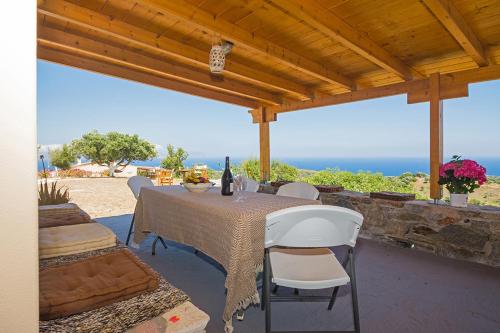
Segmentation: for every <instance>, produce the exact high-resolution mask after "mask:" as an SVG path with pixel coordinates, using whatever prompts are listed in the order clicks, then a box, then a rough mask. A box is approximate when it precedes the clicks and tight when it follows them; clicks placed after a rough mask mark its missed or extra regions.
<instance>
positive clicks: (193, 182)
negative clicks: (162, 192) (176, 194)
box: [182, 173, 214, 193]
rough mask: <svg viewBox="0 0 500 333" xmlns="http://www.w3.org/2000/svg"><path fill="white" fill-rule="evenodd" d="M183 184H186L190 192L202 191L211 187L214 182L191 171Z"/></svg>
mask: <svg viewBox="0 0 500 333" xmlns="http://www.w3.org/2000/svg"><path fill="white" fill-rule="evenodd" d="M182 186H184V187H185V188H186V190H188V191H189V192H195V193H201V192H206V191H208V190H209V189H211V188H212V187H213V186H214V183H212V182H211V181H210V180H209V179H208V178H205V177H201V176H198V175H196V174H194V173H190V174H188V175H187V176H186V178H185V179H184V182H183V183H182Z"/></svg>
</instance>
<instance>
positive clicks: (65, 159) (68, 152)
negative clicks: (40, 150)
mask: <svg viewBox="0 0 500 333" xmlns="http://www.w3.org/2000/svg"><path fill="white" fill-rule="evenodd" d="M75 161H76V153H75V151H74V149H72V148H71V147H70V146H68V145H66V144H64V145H63V146H62V148H59V149H54V150H51V151H50V162H51V163H52V165H53V166H55V167H58V168H59V169H69V168H70V167H71V165H72V164H73V163H75Z"/></svg>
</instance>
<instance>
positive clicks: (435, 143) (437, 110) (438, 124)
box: [429, 73, 443, 200]
mask: <svg viewBox="0 0 500 333" xmlns="http://www.w3.org/2000/svg"><path fill="white" fill-rule="evenodd" d="M429 91H430V196H431V198H432V199H435V200H438V199H441V197H442V189H441V186H440V185H439V184H438V180H439V167H440V166H441V164H442V163H443V101H442V100H441V96H440V75H439V73H433V74H431V76H430V79H429Z"/></svg>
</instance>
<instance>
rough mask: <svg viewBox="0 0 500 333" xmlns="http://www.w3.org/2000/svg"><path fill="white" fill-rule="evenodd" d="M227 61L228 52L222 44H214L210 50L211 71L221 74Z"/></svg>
mask: <svg viewBox="0 0 500 333" xmlns="http://www.w3.org/2000/svg"><path fill="white" fill-rule="evenodd" d="M225 63H226V54H225V53H224V50H223V49H222V46H221V45H214V46H212V49H211V50H210V59H209V63H208V64H209V66H210V72H212V73H214V74H220V73H222V71H223V70H224V65H225Z"/></svg>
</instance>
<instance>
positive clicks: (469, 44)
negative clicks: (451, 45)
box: [423, 0, 488, 66]
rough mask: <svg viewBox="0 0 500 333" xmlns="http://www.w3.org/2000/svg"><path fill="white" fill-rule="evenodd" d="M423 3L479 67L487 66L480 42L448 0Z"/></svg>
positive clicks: (433, 0)
mask: <svg viewBox="0 0 500 333" xmlns="http://www.w3.org/2000/svg"><path fill="white" fill-rule="evenodd" d="M423 2H424V3H425V5H426V6H427V7H428V8H429V10H430V11H431V12H432V13H433V14H434V15H435V16H436V18H437V19H438V20H439V21H440V22H441V24H443V26H444V27H445V28H446V29H447V30H448V31H449V33H450V34H451V35H452V36H453V38H455V39H456V41H457V42H458V43H459V44H460V45H461V46H462V48H463V49H464V50H465V52H467V54H469V55H470V56H471V57H472V59H474V61H475V62H476V63H477V64H478V65H479V66H487V65H488V58H487V56H486V53H485V51H484V48H483V46H482V45H481V42H480V41H479V39H478V38H477V37H476V35H475V34H474V32H473V31H472V30H471V28H470V27H469V25H468V24H467V22H465V20H464V18H463V17H462V15H461V14H460V13H459V12H458V10H457V9H456V8H455V6H454V5H453V3H452V2H451V1H450V0H423Z"/></svg>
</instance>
